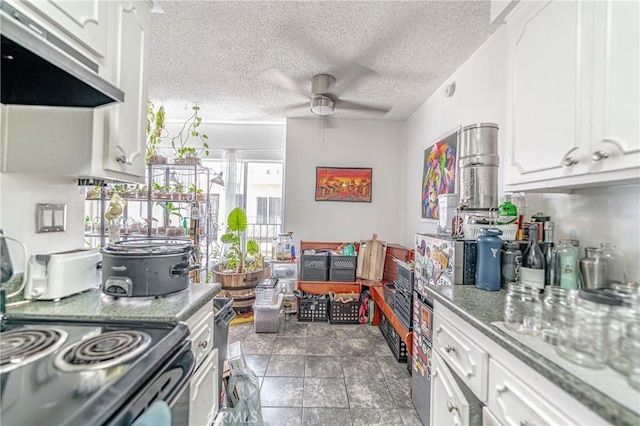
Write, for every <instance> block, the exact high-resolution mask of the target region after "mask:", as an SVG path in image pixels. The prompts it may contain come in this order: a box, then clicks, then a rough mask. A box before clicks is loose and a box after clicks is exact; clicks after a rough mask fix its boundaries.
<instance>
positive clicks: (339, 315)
mask: <svg viewBox="0 0 640 426" xmlns="http://www.w3.org/2000/svg"><path fill="white" fill-rule="evenodd" d="M359 312H360V301H359V300H356V301H355V302H346V303H342V302H340V301H333V302H329V322H330V323H331V324H359V323H360V322H359V321H358V314H359Z"/></svg>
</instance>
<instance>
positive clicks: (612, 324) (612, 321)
mask: <svg viewBox="0 0 640 426" xmlns="http://www.w3.org/2000/svg"><path fill="white" fill-rule="evenodd" d="M639 323H640V311H638V310H636V309H633V308H632V307H631V306H616V307H614V308H613V309H611V315H610V318H609V329H608V330H607V339H608V341H609V345H608V346H609V357H608V359H607V364H608V365H609V367H611V368H613V369H614V370H616V371H617V372H619V373H622V374H628V373H629V372H630V371H631V367H632V360H631V352H632V349H631V344H632V342H631V341H630V340H629V339H628V337H627V327H630V326H632V325H633V324H639Z"/></svg>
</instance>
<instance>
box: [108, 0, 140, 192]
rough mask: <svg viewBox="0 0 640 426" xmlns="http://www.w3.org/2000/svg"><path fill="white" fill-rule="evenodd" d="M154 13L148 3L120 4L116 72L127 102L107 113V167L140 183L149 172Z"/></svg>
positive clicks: (116, 43) (117, 19) (116, 20)
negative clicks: (149, 67) (149, 63)
mask: <svg viewBox="0 0 640 426" xmlns="http://www.w3.org/2000/svg"><path fill="white" fill-rule="evenodd" d="M149 21H150V10H149V7H148V6H147V5H146V4H144V2H122V3H118V4H117V14H116V17H115V22H116V24H117V26H118V28H119V31H118V32H117V39H116V41H115V55H114V56H113V57H114V59H115V61H114V63H113V67H114V68H113V69H112V72H113V73H114V76H115V84H116V86H118V87H120V89H122V90H123V91H124V93H125V100H124V102H122V103H120V104H118V105H113V106H111V107H110V108H109V110H108V111H107V116H106V130H105V133H106V134H105V158H104V168H105V169H106V170H111V171H115V172H120V173H126V174H128V175H132V176H134V177H137V178H139V179H140V180H141V179H143V178H144V172H145V143H146V134H145V132H146V112H147V58H148V56H149V55H148V52H147V41H148V32H149V31H148V28H149V24H150V22H149Z"/></svg>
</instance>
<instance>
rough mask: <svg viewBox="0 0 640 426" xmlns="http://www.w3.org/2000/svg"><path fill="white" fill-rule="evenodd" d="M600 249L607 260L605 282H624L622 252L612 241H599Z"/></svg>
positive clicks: (609, 283)
mask: <svg viewBox="0 0 640 426" xmlns="http://www.w3.org/2000/svg"><path fill="white" fill-rule="evenodd" d="M600 250H601V251H602V257H603V258H604V259H605V260H606V261H607V284H608V285H611V284H614V283H624V282H626V280H625V276H626V274H625V265H624V253H622V252H621V251H619V250H618V249H617V248H616V245H615V244H612V243H600Z"/></svg>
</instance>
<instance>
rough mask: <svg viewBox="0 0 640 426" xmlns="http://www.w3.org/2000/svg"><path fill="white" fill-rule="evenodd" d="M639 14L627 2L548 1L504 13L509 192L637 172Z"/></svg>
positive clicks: (629, 175)
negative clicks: (507, 57) (507, 49)
mask: <svg viewBox="0 0 640 426" xmlns="http://www.w3.org/2000/svg"><path fill="white" fill-rule="evenodd" d="M638 16H639V15H638V4H637V3H635V2H616V1H612V2H608V3H598V2H563V1H553V2H544V3H541V2H531V3H524V4H522V5H521V7H519V8H518V9H517V10H516V11H515V12H514V13H513V15H512V16H511V17H510V18H509V20H508V24H507V25H508V34H509V66H510V72H509V76H510V80H509V90H508V93H509V115H510V117H509V126H508V129H507V138H508V147H507V150H506V152H507V159H506V161H505V163H506V164H505V166H506V168H507V169H506V175H505V182H506V184H507V190H518V189H519V190H536V189H544V188H554V187H568V188H570V187H575V186H584V185H593V184H595V183H600V182H607V181H609V182H611V181H616V180H625V179H629V178H633V177H637V168H638V166H639V165H640V164H639V162H638V160H639V158H640V157H639V156H638V144H639V142H638V126H639V124H638V112H639V111H638V72H639V70H638V56H639V51H640V50H639V46H638V39H639V37H638V25H639V23H640V21H639V19H638ZM634 167H635V168H636V170H635V171H633V170H630V168H634ZM604 172H607V173H604ZM634 172H635V176H634Z"/></svg>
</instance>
